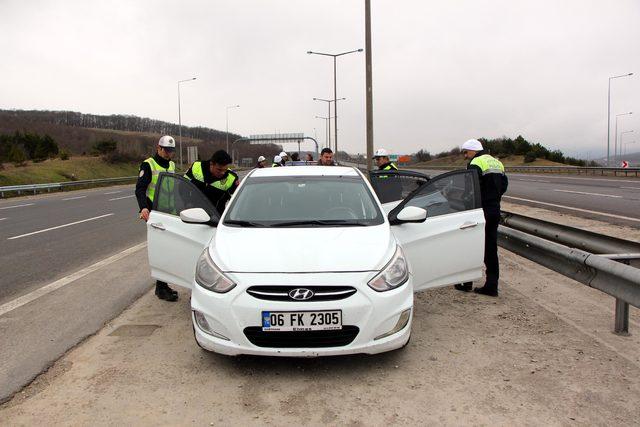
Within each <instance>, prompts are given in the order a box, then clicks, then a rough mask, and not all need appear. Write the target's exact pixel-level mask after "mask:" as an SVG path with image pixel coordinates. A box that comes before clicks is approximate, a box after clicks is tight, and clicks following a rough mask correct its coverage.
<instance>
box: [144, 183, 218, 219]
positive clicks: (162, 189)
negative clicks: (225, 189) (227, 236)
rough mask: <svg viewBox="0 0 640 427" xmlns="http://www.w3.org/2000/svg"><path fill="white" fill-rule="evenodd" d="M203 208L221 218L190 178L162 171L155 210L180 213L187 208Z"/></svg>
mask: <svg viewBox="0 0 640 427" xmlns="http://www.w3.org/2000/svg"><path fill="white" fill-rule="evenodd" d="M190 208H202V209H204V210H205V211H206V212H207V213H208V214H209V216H210V217H211V218H219V215H218V211H217V210H216V209H215V208H214V207H213V205H212V204H211V202H210V201H209V200H208V199H207V198H206V197H205V195H204V194H202V192H201V191H200V190H198V188H197V187H196V186H195V185H193V184H192V183H191V182H189V180H187V179H185V178H183V177H182V176H180V175H176V174H172V173H161V174H160V177H159V178H158V184H157V186H156V194H155V196H154V200H153V210H156V211H158V212H163V213H166V214H169V215H179V214H180V212H182V211H183V210H185V209H190Z"/></svg>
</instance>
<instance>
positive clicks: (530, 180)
mask: <svg viewBox="0 0 640 427" xmlns="http://www.w3.org/2000/svg"><path fill="white" fill-rule="evenodd" d="M516 181H526V182H546V183H550V182H551V181H543V180H541V179H516Z"/></svg>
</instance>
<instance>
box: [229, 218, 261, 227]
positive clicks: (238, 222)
mask: <svg viewBox="0 0 640 427" xmlns="http://www.w3.org/2000/svg"><path fill="white" fill-rule="evenodd" d="M224 224H225V225H239V226H240V227H270V226H269V225H267V224H263V223H261V222H252V221H244V220H238V219H228V220H226V221H225V222H224Z"/></svg>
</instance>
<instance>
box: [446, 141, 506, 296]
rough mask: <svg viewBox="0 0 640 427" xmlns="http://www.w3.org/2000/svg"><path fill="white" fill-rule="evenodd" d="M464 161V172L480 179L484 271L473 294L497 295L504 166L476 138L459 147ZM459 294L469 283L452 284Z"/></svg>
mask: <svg viewBox="0 0 640 427" xmlns="http://www.w3.org/2000/svg"><path fill="white" fill-rule="evenodd" d="M462 153H463V154H464V158H465V159H467V160H470V162H469V164H468V165H467V169H473V170H476V171H477V172H478V177H479V178H480V198H481V201H482V210H483V211H484V219H485V228H484V265H485V266H486V268H487V271H486V275H487V278H486V282H485V284H484V286H482V287H480V288H475V289H474V292H476V293H479V294H483V295H489V296H492V297H497V296H498V278H499V265H498V223H499V222H500V200H501V199H502V195H503V194H504V193H505V192H506V191H507V186H508V185H509V180H508V179H507V175H506V174H505V173H504V166H503V165H502V162H500V161H499V160H498V159H496V158H494V157H492V156H490V155H489V154H486V153H485V152H484V149H483V147H482V144H481V143H480V141H478V140H477V139H470V140H468V141H467V142H465V143H464V144H462ZM455 288H456V289H457V290H459V291H465V292H469V291H470V290H471V288H472V283H471V282H467V283H461V284H457V285H455Z"/></svg>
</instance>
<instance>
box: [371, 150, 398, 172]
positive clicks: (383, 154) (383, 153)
mask: <svg viewBox="0 0 640 427" xmlns="http://www.w3.org/2000/svg"><path fill="white" fill-rule="evenodd" d="M373 160H375V161H376V165H377V166H378V170H381V171H397V170H398V166H396V165H395V163H393V162H392V161H391V160H390V159H389V153H388V152H387V150H385V149H384V148H378V149H377V150H376V152H375V153H374V154H373Z"/></svg>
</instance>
